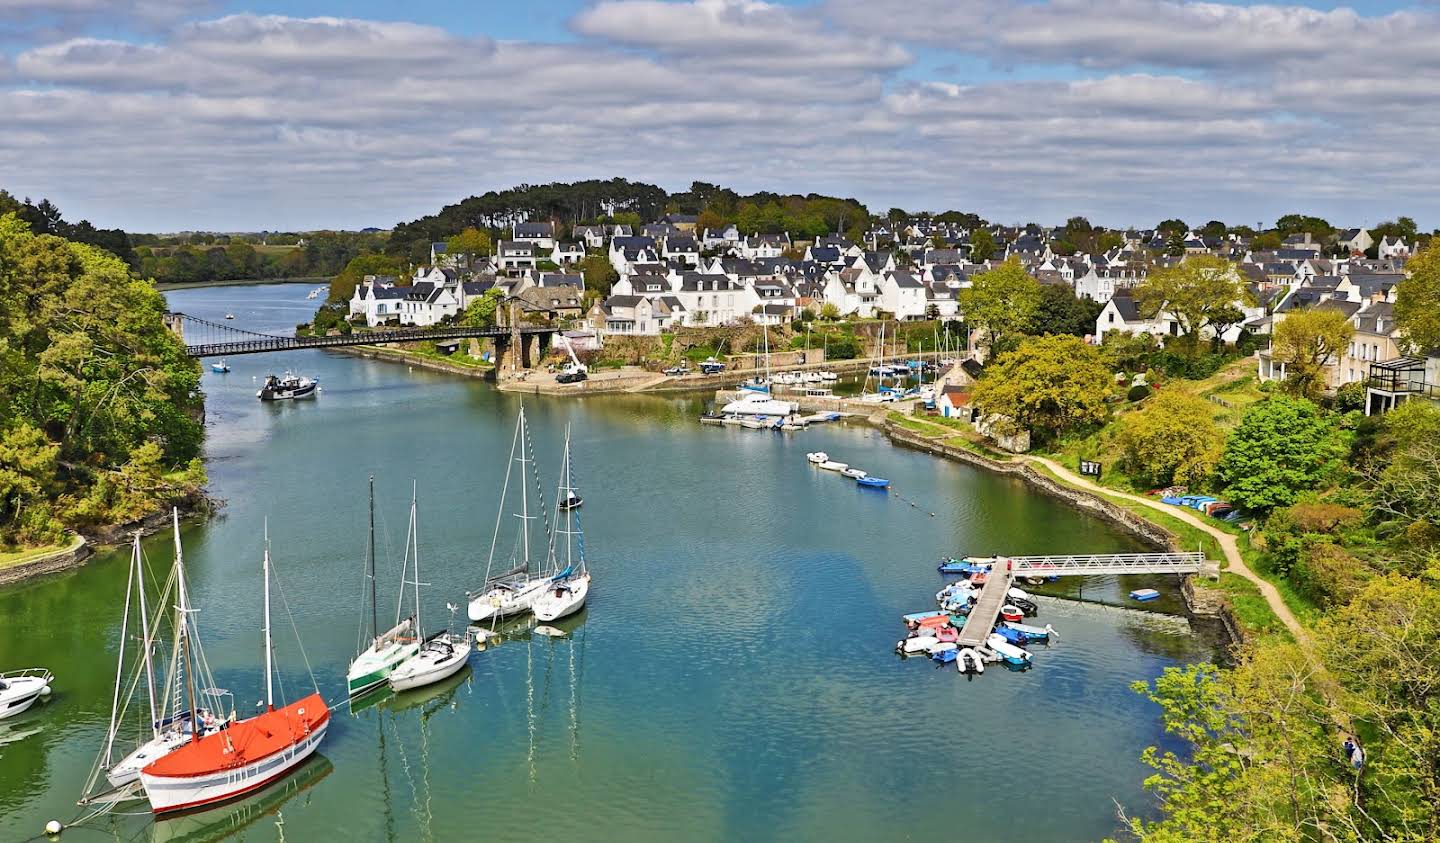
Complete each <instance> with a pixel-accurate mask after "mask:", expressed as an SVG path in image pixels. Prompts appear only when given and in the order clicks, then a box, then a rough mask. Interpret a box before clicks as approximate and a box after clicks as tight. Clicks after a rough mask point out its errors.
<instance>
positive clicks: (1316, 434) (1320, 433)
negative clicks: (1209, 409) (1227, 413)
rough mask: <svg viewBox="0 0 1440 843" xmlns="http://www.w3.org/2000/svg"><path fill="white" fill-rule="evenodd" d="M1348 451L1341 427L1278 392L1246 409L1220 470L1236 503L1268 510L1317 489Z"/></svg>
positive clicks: (1302, 402) (1311, 407)
mask: <svg viewBox="0 0 1440 843" xmlns="http://www.w3.org/2000/svg"><path fill="white" fill-rule="evenodd" d="M1344 453H1345V443H1344V441H1343V439H1342V438H1341V436H1340V433H1339V431H1338V430H1337V429H1336V428H1335V425H1334V424H1333V423H1332V421H1331V420H1330V419H1329V418H1328V417H1326V416H1325V415H1324V414H1323V413H1321V412H1320V410H1319V408H1317V407H1316V406H1315V405H1314V404H1312V403H1310V402H1309V401H1306V400H1305V399H1303V398H1290V397H1287V396H1278V395H1277V396H1274V397H1271V398H1270V399H1268V400H1266V401H1261V402H1260V403H1258V404H1254V405H1251V407H1250V408H1249V409H1248V410H1246V411H1245V416H1244V417H1243V418H1242V419H1241V420H1240V425H1239V426H1238V427H1236V428H1235V430H1234V431H1232V432H1231V433H1230V436H1229V438H1228V439H1227V440H1226V443H1225V455H1224V456H1223V457H1222V458H1221V460H1220V465H1219V467H1218V471H1217V474H1218V477H1219V480H1220V483H1221V485H1222V486H1223V487H1224V490H1225V494H1226V495H1227V496H1228V497H1229V498H1230V500H1231V501H1233V502H1234V503H1235V504H1236V505H1237V506H1240V507H1243V508H1244V509H1251V510H1261V511H1269V510H1270V509H1272V508H1274V507H1277V506H1288V505H1290V504H1292V503H1294V502H1295V501H1296V500H1297V499H1298V498H1299V497H1300V495H1301V494H1302V493H1303V492H1307V491H1310V490H1312V489H1315V488H1317V487H1318V486H1319V485H1320V482H1321V479H1322V478H1323V477H1325V476H1326V474H1327V473H1328V472H1330V471H1331V470H1333V469H1334V467H1335V462H1336V460H1338V459H1339V458H1340V457H1341V456H1342V455H1343V454H1344Z"/></svg>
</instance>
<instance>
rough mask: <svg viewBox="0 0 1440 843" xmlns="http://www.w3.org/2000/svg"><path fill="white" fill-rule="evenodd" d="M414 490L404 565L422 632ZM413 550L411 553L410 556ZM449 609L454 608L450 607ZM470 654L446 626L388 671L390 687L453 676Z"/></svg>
mask: <svg viewBox="0 0 1440 843" xmlns="http://www.w3.org/2000/svg"><path fill="white" fill-rule="evenodd" d="M415 497H416V495H415V493H414V492H412V493H411V495H410V529H409V531H408V532H407V535H406V537H405V538H406V544H407V546H406V550H405V555H406V560H407V562H408V561H409V560H410V559H412V558H413V559H414V564H413V566H412V565H407V566H406V569H407V570H413V571H414V574H415V579H413V580H411V581H410V582H409V585H412V586H414V588H415V628H416V629H417V630H420V631H421V632H422V634H423V631H424V629H425V627H424V625H423V624H422V623H421V620H420V586H421V585H422V583H421V582H420V528H419V525H418V523H417V521H416V517H415ZM412 551H413V556H412ZM451 611H452V612H453V611H454V609H453V607H452V610H451ZM469 655H470V646H469V644H468V642H466V640H465V636H463V635H456V634H454V633H452V632H450V631H449V630H448V629H446V630H444V631H442V632H438V633H436V634H435V635H432V636H430V637H429V638H426V639H425V643H424V644H422V645H420V649H419V650H418V651H417V652H416V653H415V654H414V655H412V656H410V657H409V658H407V659H405V661H403V662H400V664H399V665H397V666H396V667H395V669H394V670H392V671H390V687H391V688H392V689H394V690H396V691H408V690H410V689H411V688H420V687H423V686H425V685H429V684H431V683H434V682H439V681H440V680H442V679H445V678H447V677H449V676H453V675H454V674H455V673H456V672H458V671H459V670H460V668H462V667H464V666H465V660H466V659H467V658H468V657H469Z"/></svg>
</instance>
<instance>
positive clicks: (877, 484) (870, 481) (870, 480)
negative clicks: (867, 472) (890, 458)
mask: <svg viewBox="0 0 1440 843" xmlns="http://www.w3.org/2000/svg"><path fill="white" fill-rule="evenodd" d="M855 482H856V483H859V484H860V485H861V486H865V487H866V488H870V489H887V488H889V487H890V481H889V480H886V479H885V478H884V477H861V478H859V479H858V480H856V481H855Z"/></svg>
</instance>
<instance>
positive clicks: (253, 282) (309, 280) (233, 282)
mask: <svg viewBox="0 0 1440 843" xmlns="http://www.w3.org/2000/svg"><path fill="white" fill-rule="evenodd" d="M329 283H330V279H329V278H328V277H326V276H323V275H321V276H314V277H299V278H232V279H229V280H226V281H195V282H192V283H188V284H156V285H155V289H157V290H159V291H160V292H162V293H164V292H169V291H170V290H194V289H198V288H200V287H254V286H258V285H260V284H314V285H316V286H319V285H321V284H329Z"/></svg>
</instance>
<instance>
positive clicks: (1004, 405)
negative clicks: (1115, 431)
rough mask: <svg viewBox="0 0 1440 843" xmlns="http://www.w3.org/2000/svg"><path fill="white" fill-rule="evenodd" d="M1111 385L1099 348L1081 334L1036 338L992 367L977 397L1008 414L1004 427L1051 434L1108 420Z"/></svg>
mask: <svg viewBox="0 0 1440 843" xmlns="http://www.w3.org/2000/svg"><path fill="white" fill-rule="evenodd" d="M1111 388H1112V379H1111V377H1110V368H1109V366H1108V365H1106V361H1105V357H1104V355H1103V354H1102V353H1101V352H1100V350H1099V349H1097V348H1095V347H1094V346H1092V345H1088V344H1086V343H1085V342H1084V341H1082V340H1080V339H1079V338H1077V337H1071V336H1053V337H1031V338H1028V339H1026V340H1024V341H1022V342H1021V343H1020V345H1019V347H1018V348H1016V349H1015V350H1014V351H1009V352H1006V353H1004V354H1001V355H1000V356H999V357H997V358H996V359H995V360H994V361H993V362H992V363H991V364H990V365H989V366H987V367H986V369H985V374H984V375H983V376H982V377H981V378H980V381H979V382H978V383H976V384H975V391H974V394H973V399H972V400H973V402H974V404H975V406H976V407H977V408H979V410H980V412H981V413H982V414H983V415H985V416H992V415H994V416H1000V417H1002V419H1004V421H1002V422H1001V423H1000V426H1001V427H1002V429H1003V432H1007V433H1015V432H1019V431H1021V430H1026V431H1029V432H1030V433H1031V434H1032V435H1034V436H1037V437H1041V438H1045V437H1051V436H1054V435H1056V434H1060V433H1064V432H1065V431H1068V430H1073V429H1075V428H1077V427H1083V426H1085V425H1089V424H1095V423H1098V422H1101V421H1104V419H1105V415H1106V408H1105V399H1106V397H1107V396H1109V394H1110V391H1111Z"/></svg>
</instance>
